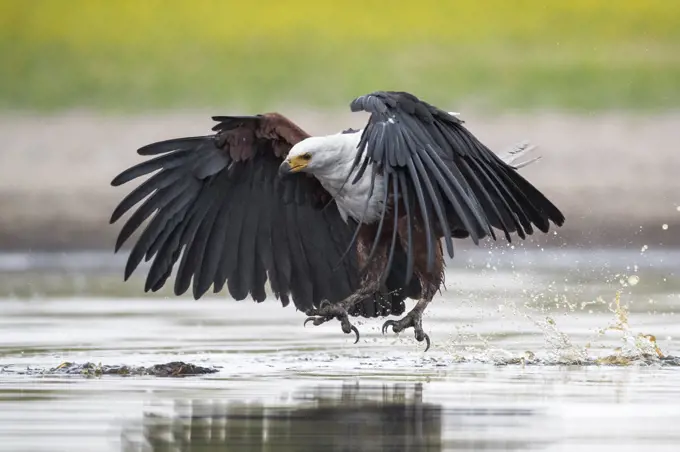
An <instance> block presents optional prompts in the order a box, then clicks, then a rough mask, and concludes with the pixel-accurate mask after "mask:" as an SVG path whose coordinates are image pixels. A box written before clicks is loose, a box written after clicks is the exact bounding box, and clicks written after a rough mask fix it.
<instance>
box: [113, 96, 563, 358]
mask: <svg viewBox="0 0 680 452" xmlns="http://www.w3.org/2000/svg"><path fill="white" fill-rule="evenodd" d="M350 107H351V110H352V111H353V112H358V111H364V112H367V113H370V117H369V119H368V122H367V123H366V125H365V127H364V128H363V129H361V130H352V129H349V130H344V131H342V132H340V133H336V134H332V135H327V136H311V135H309V134H308V133H307V132H305V131H304V130H302V129H301V128H300V127H299V126H297V125H296V124H295V123H293V122H292V121H291V120H290V119H288V118H286V117H284V116H283V115H281V114H279V113H265V114H258V115H253V116H217V117H213V120H215V121H217V124H216V125H215V126H214V127H213V128H212V130H213V131H214V134H211V135H206V136H196V137H187V138H176V139H171V140H167V141H161V142H158V143H153V144H149V145H147V146H144V147H142V148H140V149H139V150H138V151H137V152H138V154H140V155H143V156H156V157H154V158H151V159H149V160H146V161H144V162H142V163H139V164H137V165H135V166H132V167H130V168H129V169H127V170H125V171H123V172H122V173H121V174H119V175H118V176H117V177H116V178H114V179H113V181H112V182H111V184H112V185H113V186H118V185H121V184H124V183H126V182H129V181H131V180H133V179H135V178H138V177H140V176H143V175H146V174H149V173H152V172H155V171H157V172H156V173H155V174H153V175H151V176H150V177H149V178H148V179H147V180H146V181H145V182H143V183H142V184H141V185H139V186H138V187H136V188H135V189H133V190H132V191H131V192H130V193H129V194H128V195H127V196H126V197H125V198H124V199H123V200H122V201H121V202H120V204H119V205H118V206H117V207H116V209H115V210H114V212H113V214H112V217H111V223H114V222H115V221H116V220H118V219H119V218H120V217H121V216H122V215H123V214H125V213H126V212H127V211H128V210H130V209H131V208H132V207H133V206H135V205H136V204H138V203H139V202H140V201H142V200H143V199H144V198H146V200H145V201H144V202H143V203H142V204H141V205H140V206H139V207H138V208H137V209H136V210H135V211H134V213H132V215H131V216H130V217H129V219H128V220H127V222H126V223H125V225H124V226H123V227H122V229H121V231H120V234H119V236H118V240H117V243H116V246H115V249H116V251H118V250H119V249H120V247H121V245H123V243H124V242H125V241H126V240H128V239H129V238H130V236H131V235H132V234H133V232H134V231H135V230H137V229H138V228H139V227H140V225H141V224H142V223H143V222H144V221H145V220H147V219H148V218H149V217H150V216H151V215H152V214H154V212H155V215H154V216H153V218H151V219H150V221H149V222H148V224H147V225H146V227H145V228H144V230H143V232H141V234H140V235H139V237H138V239H137V240H136V242H135V243H134V246H133V247H132V249H131V251H130V255H129V257H128V260H127V264H126V268H125V280H127V279H128V278H129V277H130V275H131V274H132V272H133V271H134V270H135V269H136V268H137V266H138V265H139V264H140V262H141V261H142V259H145V260H147V261H148V260H152V263H151V266H150V268H149V271H148V274H147V278H146V283H145V287H144V291H145V292H147V291H149V290H151V291H157V290H159V289H160V288H161V287H163V285H164V284H165V283H166V281H167V280H168V278H169V277H170V275H171V273H172V271H173V267H174V266H175V263H176V262H177V261H178V260H180V257H181V260H180V262H179V266H178V269H177V273H176V276H175V280H174V293H175V294H177V295H180V294H183V293H185V292H186V291H187V290H188V289H189V286H192V289H193V296H194V298H195V299H199V298H200V297H201V296H203V295H204V294H205V292H206V291H207V290H208V289H209V288H210V286H211V285H212V286H213V290H214V292H215V293H217V292H220V291H221V290H222V289H223V288H224V285H225V284H226V285H227V289H228V291H229V294H230V295H231V296H232V297H233V298H235V299H237V300H242V299H245V298H246V297H247V296H248V294H250V296H251V297H252V298H253V299H254V300H255V301H257V302H262V301H264V300H265V298H266V297H267V295H266V291H265V284H266V282H267V281H269V284H270V287H271V292H273V295H274V297H275V298H277V299H279V300H280V301H281V303H282V305H283V306H287V305H288V304H289V300H290V299H291V298H292V300H293V303H294V305H295V306H296V308H297V309H298V310H301V311H303V312H304V313H305V314H306V315H307V316H308V318H307V319H306V320H305V324H306V323H307V322H308V321H312V322H313V324H314V325H320V324H322V323H324V322H327V321H328V320H331V319H338V320H339V321H340V324H341V327H342V331H343V332H345V333H347V334H349V333H351V332H354V333H355V334H356V341H358V340H359V332H358V330H357V328H356V327H355V326H354V325H352V324H351V323H350V321H349V316H363V317H382V316H388V315H396V316H399V315H401V314H403V313H404V311H405V303H404V300H405V299H406V298H411V299H414V300H417V302H416V304H415V307H414V308H413V309H412V310H411V311H410V312H408V313H407V314H406V315H405V316H404V317H402V318H401V319H399V320H388V321H386V322H385V323H384V324H383V328H382V331H383V333H385V331H386V329H387V328H388V327H390V326H391V327H392V330H393V331H394V332H395V333H399V332H401V331H402V330H404V329H407V328H413V329H414V332H415V338H416V340H417V341H419V342H421V341H423V340H425V341H426V342H427V347H426V348H425V350H427V349H429V347H430V338H429V337H428V335H427V334H426V333H425V332H424V331H423V327H422V314H423V312H424V310H425V309H426V307H427V305H428V304H429V303H430V301H432V299H433V297H434V295H435V293H436V292H437V291H438V290H439V288H440V286H441V284H442V282H443V279H444V264H445V262H444V255H443V250H442V239H443V242H444V245H445V246H446V251H447V253H448V255H449V256H450V257H453V255H454V247H453V239H454V238H458V239H462V238H468V237H469V238H470V239H471V240H472V241H473V242H474V243H475V244H479V241H480V240H481V239H483V238H485V237H491V238H493V239H494V240H496V232H495V231H494V229H496V230H498V231H501V232H502V233H503V234H504V235H505V237H506V239H507V240H508V241H511V234H516V235H517V236H518V237H520V238H521V239H525V238H526V237H527V235H529V234H532V233H533V231H534V227H535V228H537V229H538V230H540V231H541V232H543V233H546V232H548V230H549V227H550V222H552V223H554V224H555V225H557V226H561V225H562V224H563V223H564V216H563V215H562V213H561V212H560V210H559V209H558V208H557V207H556V206H555V205H554V204H553V203H552V202H551V201H549V200H548V199H547V198H546V196H544V195H543V194H542V193H541V192H540V191H539V190H538V189H537V188H535V187H534V186H533V185H532V184H531V183H529V182H528V181H527V180H526V179H525V178H524V177H522V176H521V175H520V174H519V173H518V172H517V169H518V168H519V166H520V165H514V164H513V160H514V159H515V157H517V156H518V155H521V154H522V153H523V151H525V150H526V149H525V147H523V146H520V147H519V148H516V149H515V150H514V151H511V152H509V153H507V154H506V155H505V156H499V155H497V154H496V153H494V152H492V151H491V150H490V149H489V148H488V147H486V146H485V145H484V144H482V143H481V142H480V141H479V140H478V139H477V138H476V137H475V136H474V135H473V134H472V133H471V132H470V131H468V129H467V128H466V127H464V126H463V121H462V120H461V119H459V118H458V115H457V114H455V113H449V112H446V111H444V110H441V109H439V108H437V107H435V106H433V105H431V104H429V103H427V102H425V101H422V100H420V99H418V98H417V97H415V96H414V95H412V94H409V93H406V92H394V91H379V92H374V93H371V94H367V95H363V96H360V97H358V98H356V99H354V100H353V101H352V102H351V104H350ZM158 170H160V171H158ZM182 251H183V252H182ZM192 280H193V284H192ZM355 343H356V342H355Z"/></svg>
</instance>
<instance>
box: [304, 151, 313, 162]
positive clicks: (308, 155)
mask: <svg viewBox="0 0 680 452" xmlns="http://www.w3.org/2000/svg"><path fill="white" fill-rule="evenodd" d="M302 159H303V160H311V159H312V154H310V153H309V152H306V153H304V154H302Z"/></svg>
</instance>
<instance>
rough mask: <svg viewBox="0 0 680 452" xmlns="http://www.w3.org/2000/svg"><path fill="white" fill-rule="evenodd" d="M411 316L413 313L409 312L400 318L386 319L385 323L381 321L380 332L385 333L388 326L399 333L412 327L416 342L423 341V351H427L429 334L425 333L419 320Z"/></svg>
mask: <svg viewBox="0 0 680 452" xmlns="http://www.w3.org/2000/svg"><path fill="white" fill-rule="evenodd" d="M413 316H414V314H412V313H409V314H406V316H404V317H403V318H401V319H400V320H396V321H395V320H387V321H386V322H385V323H383V326H382V334H385V333H386V332H387V329H388V328H389V327H392V331H394V332H395V333H401V332H402V331H404V330H405V329H406V328H413V329H414V333H415V336H416V340H417V341H418V342H422V341H425V343H426V344H427V346H426V347H425V351H428V350H429V349H430V345H431V342H430V336H428V335H427V333H425V332H424V331H423V328H422V327H421V326H420V322H417V321H416V320H415V319H414V317H413Z"/></svg>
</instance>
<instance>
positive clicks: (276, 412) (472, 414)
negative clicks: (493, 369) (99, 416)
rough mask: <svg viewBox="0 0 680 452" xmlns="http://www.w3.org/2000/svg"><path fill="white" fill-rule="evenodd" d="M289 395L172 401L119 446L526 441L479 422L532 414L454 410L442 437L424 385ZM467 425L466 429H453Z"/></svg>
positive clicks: (460, 446)
mask: <svg viewBox="0 0 680 452" xmlns="http://www.w3.org/2000/svg"><path fill="white" fill-rule="evenodd" d="M292 402H293V403H292V404H289V406H281V405H279V406H272V405H267V404H262V403H260V402H257V403H244V402H223V401H217V400H215V401H205V400H192V401H188V402H177V401H176V402H175V403H174V405H173V409H172V413H171V414H170V415H169V416H168V415H163V414H158V413H152V412H147V413H145V414H144V418H143V421H142V425H141V426H139V425H137V426H133V427H131V428H127V429H125V430H124V431H123V434H122V444H123V451H124V452H132V451H135V452H137V451H153V452H158V451H177V452H188V451H202V452H217V451H244V452H255V451H257V452H265V451H266V452H269V451H272V452H274V451H277V452H287V451H324V452H339V451H347V452H350V451H352V452H364V451H365V452H371V451H375V452H378V451H381V452H382V451H395V452H396V451H399V452H408V451H419V452H420V451H422V452H433V451H444V450H470V449H471V448H473V449H474V450H526V449H527V447H528V446H531V445H530V444H527V443H526V442H523V441H521V440H519V441H518V438H513V440H510V441H507V442H506V441H504V439H509V438H503V439H501V438H498V437H496V438H493V435H485V432H484V430H485V429H484V428H479V427H480V426H481V424H487V423H488V422H489V420H490V419H489V417H490V418H492V419H494V420H491V423H492V424H494V423H497V422H498V421H500V423H502V424H504V427H505V428H508V427H511V426H512V424H515V425H516V424H517V422H519V423H521V424H528V423H529V422H531V417H532V415H533V413H532V412H531V411H528V410H500V411H499V410H484V409H482V410H479V409H463V410H452V412H451V413H449V414H450V415H451V416H450V417H449V419H448V421H447V423H446V424H448V425H447V428H448V429H450V430H453V431H454V432H453V435H452V436H451V435H449V438H448V441H447V442H446V443H445V435H444V434H443V433H444V427H443V426H444V425H445V423H444V422H443V421H444V411H443V409H442V406H441V405H438V404H432V403H424V402H423V400H422V384H414V385H390V384H385V385H381V386H366V385H358V384H357V385H343V386H342V387H340V388H335V387H328V386H324V387H316V388H313V389H311V390H307V391H303V392H302V393H299V394H296V395H295V396H294V397H293V400H292ZM291 405H292V406H291ZM483 419H486V420H485V421H484V420H483ZM500 419H504V421H503V420H500ZM508 419H514V422H513V421H511V422H510V423H507V421H508ZM480 422H481V424H480ZM464 430H467V431H468V433H471V435H467V434H463V435H460V434H457V433H456V432H461V431H464ZM449 433H451V432H449ZM511 436H514V435H511ZM533 446H537V443H534V444H533ZM529 448H530V447H529Z"/></svg>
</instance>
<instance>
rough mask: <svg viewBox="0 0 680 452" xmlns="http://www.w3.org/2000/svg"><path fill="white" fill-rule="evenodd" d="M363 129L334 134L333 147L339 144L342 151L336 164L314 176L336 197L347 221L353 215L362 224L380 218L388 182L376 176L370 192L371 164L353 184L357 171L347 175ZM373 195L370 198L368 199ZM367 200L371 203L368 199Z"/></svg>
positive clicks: (332, 138)
mask: <svg viewBox="0 0 680 452" xmlns="http://www.w3.org/2000/svg"><path fill="white" fill-rule="evenodd" d="M361 132H362V131H361V130H360V131H358V132H356V133H345V134H337V135H331V136H329V137H327V138H328V140H332V141H333V146H337V147H338V148H340V149H341V150H342V151H341V153H340V154H339V155H341V156H342V158H341V159H338V161H337V162H336V164H334V165H332V167H328V168H324V169H323V170H321V171H315V172H314V176H315V177H316V178H317V179H318V180H319V182H321V185H323V187H324V188H325V189H326V190H328V192H329V193H330V194H331V195H332V196H333V198H334V199H335V202H336V204H337V206H338V210H339V211H340V215H342V217H343V219H344V220H345V221H347V218H348V217H351V218H353V219H355V220H357V221H359V222H361V223H373V222H375V221H377V220H378V219H379V218H380V216H381V213H382V205H383V196H384V190H385V184H384V180H383V177H382V176H380V175H377V176H376V178H375V185H374V187H373V193H371V174H372V171H371V167H370V166H369V167H368V168H366V171H365V172H364V174H363V175H362V177H361V179H359V180H358V181H357V182H356V183H354V184H353V183H352V181H353V179H354V175H355V174H356V171H354V172H353V173H352V174H351V175H350V177H349V178H348V177H347V175H348V173H349V172H350V170H351V169H352V163H353V161H354V158H355V156H356V153H357V145H358V144H359V139H360V138H361ZM369 196H370V199H369ZM367 200H368V205H367V204H366V201H367Z"/></svg>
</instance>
